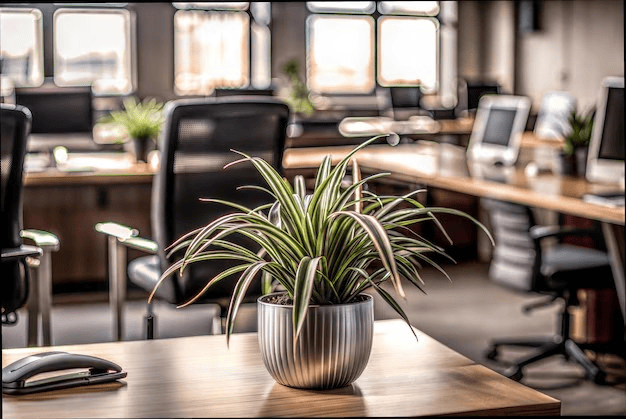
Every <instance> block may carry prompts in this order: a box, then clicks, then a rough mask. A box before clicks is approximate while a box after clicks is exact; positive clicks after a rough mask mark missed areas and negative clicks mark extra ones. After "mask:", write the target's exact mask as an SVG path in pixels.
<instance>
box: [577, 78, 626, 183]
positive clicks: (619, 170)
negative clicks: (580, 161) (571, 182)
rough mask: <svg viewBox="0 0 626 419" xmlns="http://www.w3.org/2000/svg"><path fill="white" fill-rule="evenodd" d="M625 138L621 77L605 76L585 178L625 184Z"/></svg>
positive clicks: (622, 80)
mask: <svg viewBox="0 0 626 419" xmlns="http://www.w3.org/2000/svg"><path fill="white" fill-rule="evenodd" d="M624 141H625V140H624V78H623V77H607V78H605V79H604V80H603V81H602V93H601V96H600V103H599V105H598V108H597V111H596V118H595V121H594V124H593V132H592V134H591V142H590V144H589V154H588V156H587V171H586V178H587V180H589V181H591V182H607V183H619V184H621V185H623V184H624Z"/></svg>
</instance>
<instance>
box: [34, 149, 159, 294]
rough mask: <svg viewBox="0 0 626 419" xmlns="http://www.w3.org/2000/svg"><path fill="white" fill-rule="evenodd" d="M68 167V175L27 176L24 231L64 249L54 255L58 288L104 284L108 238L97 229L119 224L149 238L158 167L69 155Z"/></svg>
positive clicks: (102, 155)
mask: <svg viewBox="0 0 626 419" xmlns="http://www.w3.org/2000/svg"><path fill="white" fill-rule="evenodd" d="M30 157H31V158H33V159H34V160H31V163H32V162H33V161H34V162H35V163H37V162H38V161H37V158H38V156H37V155H34V156H30ZM41 159H42V160H43V159H45V155H44V156H43V157H42V158H41ZM44 161H45V160H44ZM69 162H70V165H68V167H66V168H65V170H61V169H59V168H55V167H48V168H44V169H43V170H41V171H31V172H28V171H27V172H26V173H25V175H24V198H23V199H24V205H23V208H24V209H23V211H24V226H25V228H33V229H40V230H45V231H50V232H52V233H54V234H56V235H57V236H58V237H59V240H60V242H61V243H60V245H61V247H60V250H59V252H56V253H54V254H53V256H52V276H53V280H54V284H55V287H57V286H64V285H66V284H71V283H83V284H84V283H86V282H91V283H93V284H96V283H100V282H101V283H103V284H104V281H105V280H106V270H107V268H106V257H105V255H106V238H105V237H103V236H102V235H101V234H98V233H96V232H95V231H94V229H93V228H94V225H95V224H96V223H98V222H102V221H115V222H119V223H122V224H125V225H131V226H133V227H134V228H137V229H139V230H140V231H141V233H142V234H143V235H144V236H146V237H148V236H149V235H150V232H151V226H150V196H151V189H152V179H153V177H154V173H155V168H154V167H153V166H151V165H148V164H146V163H136V162H134V161H133V160H132V159H131V158H130V156H128V155H125V154H124V153H106V152H98V153H70V154H69ZM81 166H82V170H76V169H77V168H79V167H81ZM86 166H91V168H90V169H89V170H87V167H86ZM69 169H74V170H69ZM131 257H132V255H131Z"/></svg>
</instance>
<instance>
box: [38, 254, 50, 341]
mask: <svg viewBox="0 0 626 419" xmlns="http://www.w3.org/2000/svg"><path fill="white" fill-rule="evenodd" d="M51 259H52V255H51V254H50V252H43V254H42V255H41V259H40V264H39V269H37V282H39V312H40V313H41V330H42V332H43V345H44V346H50V345H51V344H52V333H51V331H50V309H51V306H52V265H51Z"/></svg>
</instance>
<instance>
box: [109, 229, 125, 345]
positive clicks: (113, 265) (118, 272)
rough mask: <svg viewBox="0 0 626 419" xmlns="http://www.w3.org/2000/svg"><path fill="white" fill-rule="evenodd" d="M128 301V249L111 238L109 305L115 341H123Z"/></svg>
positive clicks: (114, 238)
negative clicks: (126, 302)
mask: <svg viewBox="0 0 626 419" xmlns="http://www.w3.org/2000/svg"><path fill="white" fill-rule="evenodd" d="M125 300H126V248H125V247H124V246H123V245H121V244H119V243H118V241H117V238H116V237H112V236H109V304H110V305H111V312H112V315H113V340H118V341H121V340H122V336H123V332H124V329H123V325H124V301H125Z"/></svg>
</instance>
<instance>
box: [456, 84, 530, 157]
mask: <svg viewBox="0 0 626 419" xmlns="http://www.w3.org/2000/svg"><path fill="white" fill-rule="evenodd" d="M529 112H530V99H529V98H527V97H524V96H506V95H495V96H483V97H482V98H481V99H480V102H479V105H478V110H477V112H476V119H475V120H474V126H473V128H472V134H471V135H470V140H469V145H468V149H467V156H468V158H469V159H470V160H474V161H484V162H491V163H496V164H498V163H499V164H503V165H507V166H510V165H513V164H515V161H516V160H517V156H518V154H519V147H520V141H521V138H522V133H523V132H524V129H525V127H526V121H527V119H528V113H529Z"/></svg>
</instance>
